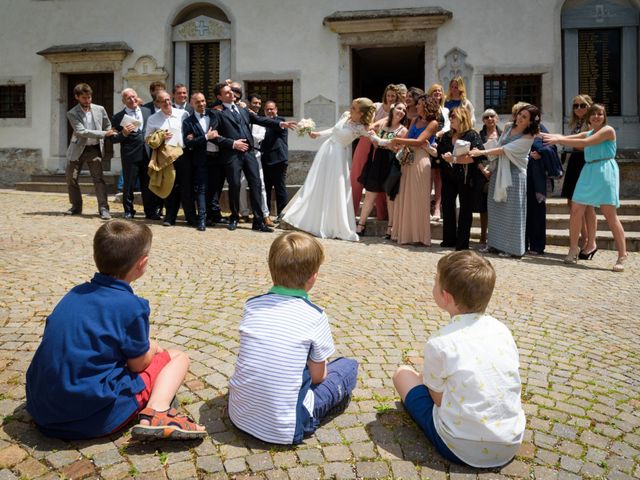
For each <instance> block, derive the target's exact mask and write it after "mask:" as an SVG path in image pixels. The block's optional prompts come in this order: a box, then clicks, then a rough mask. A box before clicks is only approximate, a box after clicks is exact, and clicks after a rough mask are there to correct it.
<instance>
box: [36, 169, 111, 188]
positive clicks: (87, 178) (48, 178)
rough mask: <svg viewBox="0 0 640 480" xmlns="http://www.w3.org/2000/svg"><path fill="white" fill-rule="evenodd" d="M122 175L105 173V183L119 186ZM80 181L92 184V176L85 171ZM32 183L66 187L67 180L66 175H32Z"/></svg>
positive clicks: (103, 175)
mask: <svg viewBox="0 0 640 480" xmlns="http://www.w3.org/2000/svg"><path fill="white" fill-rule="evenodd" d="M119 176H120V175H116V174H113V173H103V174H102V178H104V183H106V184H107V185H109V184H117V183H118V177H119ZM80 180H81V181H83V182H84V183H91V175H89V172H88V171H85V170H83V171H82V173H81V174H80ZM30 181H31V182H45V183H64V184H65V185H66V183H67V180H66V178H65V175H64V173H49V174H36V175H31V180H30Z"/></svg>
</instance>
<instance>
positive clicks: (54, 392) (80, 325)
mask: <svg viewBox="0 0 640 480" xmlns="http://www.w3.org/2000/svg"><path fill="white" fill-rule="evenodd" d="M151 238H152V234H151V230H150V229H149V227H147V226H146V225H144V224H141V223H134V222H129V221H125V220H112V221H110V222H108V223H105V224H103V225H102V226H101V227H100V228H99V229H98V231H97V232H96V234H95V237H94V239H93V258H94V261H95V263H96V266H97V267H98V271H99V273H96V274H95V275H94V277H93V279H92V280H91V282H87V283H84V284H82V285H78V286H77V287H75V288H73V289H72V290H71V291H70V292H69V293H67V294H66V295H65V296H64V297H63V298H62V300H60V302H59V303H58V305H56V307H55V308H54V310H53V312H52V313H51V315H49V317H48V318H47V323H46V326H45V329H44V334H43V337H42V343H41V344H40V346H39V347H38V350H37V351H36V353H35V355H34V356H33V360H32V361H31V365H30V366H29V369H28V370H27V387H26V389H27V410H28V411H29V413H30V414H31V416H32V417H33V419H34V421H35V423H36V424H37V426H38V428H39V429H40V430H41V431H42V433H44V434H45V435H49V436H53V437H58V438H64V439H84V438H95V437H100V436H103V435H108V434H110V433H113V432H116V431H118V430H120V429H121V428H123V427H124V426H125V425H127V424H128V423H129V422H130V421H131V420H133V419H134V418H135V417H136V415H139V420H140V423H139V424H138V425H136V426H135V427H134V428H133V429H132V435H133V436H134V437H138V438H144V439H154V438H171V439H193V438H200V437H203V436H205V435H206V432H205V431H204V428H203V427H202V426H200V425H198V424H196V423H195V422H194V421H193V420H191V419H190V418H189V417H186V416H184V415H179V414H178V413H177V411H176V410H175V409H174V408H170V404H171V401H172V399H173V397H174V396H175V394H176V392H177V391H178V388H179V387H180V385H181V384H182V381H183V380H184V377H185V375H186V373H187V370H188V368H189V357H187V355H186V354H185V353H184V352H181V351H179V350H164V349H162V348H161V347H160V346H159V345H158V343H157V342H156V341H154V340H150V339H149V313H150V310H149V302H147V301H146V300H145V299H143V298H140V297H137V296H136V295H134V293H133V290H132V289H131V286H130V285H129V284H130V283H131V282H132V281H134V280H136V279H138V278H140V277H141V276H142V275H143V274H144V273H145V271H146V269H147V264H148V262H149V250H150V248H151Z"/></svg>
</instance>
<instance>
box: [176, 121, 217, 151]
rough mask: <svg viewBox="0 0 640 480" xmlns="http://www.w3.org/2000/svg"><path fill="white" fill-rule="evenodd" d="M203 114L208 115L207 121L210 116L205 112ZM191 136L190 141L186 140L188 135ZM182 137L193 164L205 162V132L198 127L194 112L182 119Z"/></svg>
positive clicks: (198, 123)
mask: <svg viewBox="0 0 640 480" xmlns="http://www.w3.org/2000/svg"><path fill="white" fill-rule="evenodd" d="M205 114H209V119H211V114H210V113H209V112H208V111H206V110H205ZM210 127H214V128H215V125H211V124H210ZM190 134H191V135H193V138H192V139H191V140H187V137H188V136H189V135H190ZM182 137H183V140H184V146H185V149H186V150H187V151H188V152H190V153H191V156H192V157H191V158H192V159H193V161H194V162H205V161H206V160H207V142H208V140H207V137H206V132H203V131H202V127H201V126H200V122H199V121H198V117H196V114H195V112H194V113H192V114H191V115H189V116H188V117H187V118H185V119H184V122H183V123H182Z"/></svg>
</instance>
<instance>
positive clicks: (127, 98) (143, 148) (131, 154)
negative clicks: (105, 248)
mask: <svg viewBox="0 0 640 480" xmlns="http://www.w3.org/2000/svg"><path fill="white" fill-rule="evenodd" d="M137 100H138V94H137V93H136V91H135V90H134V89H133V88H125V89H124V90H123V91H122V103H124V105H125V107H124V108H123V109H122V110H120V111H119V112H118V113H116V114H115V115H114V116H113V118H112V119H111V124H112V125H113V126H114V128H115V129H116V130H117V131H118V133H117V134H116V135H114V136H113V137H112V141H113V143H119V144H120V157H121V158H122V174H123V177H124V182H123V187H122V193H123V195H122V204H123V207H124V218H133V217H134V215H135V214H136V211H135V210H134V209H133V192H134V190H135V186H136V182H137V181H140V191H141V192H142V205H143V206H144V214H145V216H146V217H147V218H148V219H151V220H160V215H158V213H157V212H156V205H157V204H158V202H159V201H160V199H159V198H158V197H156V195H155V194H154V193H153V192H151V191H149V173H148V172H147V167H148V165H149V158H150V156H151V152H150V148H149V146H148V145H147V144H146V142H145V141H144V138H145V129H146V126H147V119H148V118H149V115H151V112H150V111H149V109H148V108H145V107H140V106H138V101H137ZM125 114H126V115H128V116H129V117H132V118H135V119H136V120H137V121H139V122H142V125H140V126H139V127H136V126H135V125H134V124H133V123H129V124H128V125H125V126H124V127H123V126H122V125H120V124H121V123H122V119H123V118H124V116H125Z"/></svg>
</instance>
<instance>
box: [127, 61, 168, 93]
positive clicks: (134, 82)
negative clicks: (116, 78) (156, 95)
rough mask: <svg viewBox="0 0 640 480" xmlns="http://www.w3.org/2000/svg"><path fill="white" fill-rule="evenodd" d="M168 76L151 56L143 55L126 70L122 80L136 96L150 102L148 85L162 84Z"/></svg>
mask: <svg viewBox="0 0 640 480" xmlns="http://www.w3.org/2000/svg"><path fill="white" fill-rule="evenodd" d="M168 76H169V74H168V73H167V71H166V70H165V69H164V67H159V66H158V62H157V61H156V59H155V58H153V57H152V56H151V55H143V56H142V57H140V58H138V60H136V63H135V65H134V66H133V68H130V69H129V70H127V73H125V74H124V75H123V78H124V79H125V80H126V81H127V86H128V87H129V88H133V89H134V90H135V91H136V93H137V94H138V96H140V97H142V98H143V99H144V100H145V101H149V100H151V95H150V94H149V84H150V83H151V82H155V81H161V82H164V81H165V80H166V79H167V77H168Z"/></svg>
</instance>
